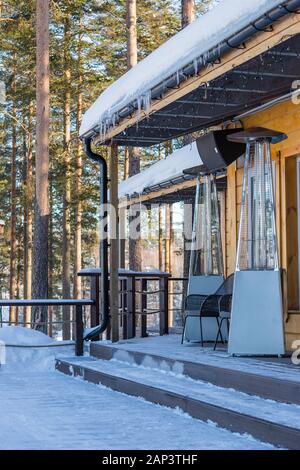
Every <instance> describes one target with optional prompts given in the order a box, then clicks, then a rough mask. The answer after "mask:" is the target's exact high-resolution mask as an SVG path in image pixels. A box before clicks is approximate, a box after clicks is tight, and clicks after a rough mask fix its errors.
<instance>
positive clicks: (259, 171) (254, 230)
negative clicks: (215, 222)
mask: <svg viewBox="0 0 300 470" xmlns="http://www.w3.org/2000/svg"><path fill="white" fill-rule="evenodd" d="M248 269H249V270H251V269H258V270H263V269H273V270H278V244H277V232H276V221H275V204H274V184H273V172H272V165H271V154H270V142H269V141H266V140H261V141H258V142H255V143H253V144H251V143H248V145H247V152H246V157H245V166H244V181H243V192H242V203H241V217H240V227H239V238H238V250H237V264H236V270H237V271H241V270H248Z"/></svg>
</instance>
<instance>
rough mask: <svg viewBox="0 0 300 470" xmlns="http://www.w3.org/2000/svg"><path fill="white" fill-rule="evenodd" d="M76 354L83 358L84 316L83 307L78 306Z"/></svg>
mask: <svg viewBox="0 0 300 470" xmlns="http://www.w3.org/2000/svg"><path fill="white" fill-rule="evenodd" d="M75 354H76V356H83V315H82V305H76V340H75Z"/></svg>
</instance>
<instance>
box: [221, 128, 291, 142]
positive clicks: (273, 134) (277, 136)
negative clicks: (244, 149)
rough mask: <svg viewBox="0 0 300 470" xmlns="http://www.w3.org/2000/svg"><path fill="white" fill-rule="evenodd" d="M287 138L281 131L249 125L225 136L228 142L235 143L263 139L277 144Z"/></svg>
mask: <svg viewBox="0 0 300 470" xmlns="http://www.w3.org/2000/svg"><path fill="white" fill-rule="evenodd" d="M287 138H288V137H287V135H286V134H284V133H283V132H278V131H273V130H272V129H266V128H265V127H251V128H250V129H246V130H244V131H241V132H238V133H236V134H232V135H229V136H228V137H227V139H228V140H229V142H234V143H236V144H241V143H244V144H247V143H254V142H259V141H264V140H266V141H268V142H270V143H271V144H278V143H279V142H282V141H283V140H286V139H287Z"/></svg>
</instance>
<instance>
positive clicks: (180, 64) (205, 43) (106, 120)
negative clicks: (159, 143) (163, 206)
mask: <svg viewBox="0 0 300 470" xmlns="http://www.w3.org/2000/svg"><path fill="white" fill-rule="evenodd" d="M281 3H282V0H243V1H241V0H223V1H222V2H221V3H220V4H219V5H217V6H216V7H215V8H214V9H213V10H211V11H209V12H208V13H206V14H205V15H203V16H201V17H200V18H199V19H198V20H196V21H195V22H194V23H192V24H191V25H190V26H188V27H187V28H185V29H183V30H182V31H180V32H179V33H177V34H176V35H175V36H173V37H172V38H171V39H169V40H168V41H167V42H166V43H164V44H163V45H162V46H160V47H159V48H158V49H156V50H155V51H154V52H152V53H151V54H150V55H149V56H148V57H146V59H144V60H143V61H141V62H139V63H138V64H137V65H136V66H135V67H133V68H132V69H131V70H129V71H128V72H127V73H126V74H125V75H123V76H122V77H121V78H119V79H118V80H117V81H116V82H115V83H113V84H112V85H111V86H110V87H109V88H107V90H106V91H104V93H102V94H101V96H100V97H99V98H98V99H97V100H96V102H95V103H94V104H93V105H92V106H91V108H90V109H89V110H88V111H87V112H86V113H85V115H84V117H83V121H82V125H81V129H80V135H81V136H84V135H86V134H88V133H89V132H90V131H92V130H93V129H94V128H95V127H97V126H99V128H100V134H102V133H103V134H105V131H106V129H107V127H108V126H110V125H113V123H114V121H115V118H116V114H117V113H118V111H120V110H121V109H123V108H125V107H126V106H127V105H128V104H129V103H130V102H132V101H133V100H136V101H137V102H138V103H139V108H141V107H144V108H145V109H146V108H147V107H149V104H150V103H149V99H150V96H149V92H150V91H151V89H153V88H154V87H155V86H157V85H159V84H160V83H162V82H163V81H164V80H166V79H167V78H169V77H171V76H173V75H174V76H175V75H176V74H177V73H178V71H180V70H182V69H183V68H184V67H186V66H187V65H188V64H190V63H192V62H193V61H196V59H199V58H201V57H203V59H205V55H206V54H207V53H208V52H209V51H210V50H212V49H214V48H216V47H218V46H219V44H221V43H222V42H223V41H225V40H227V39H229V38H230V37H231V36H233V35H234V34H236V33H237V32H239V31H240V30H242V29H244V28H246V27H247V26H248V25H250V24H251V23H252V22H255V21H256V20H257V19H258V18H260V17H261V16H263V15H264V14H266V13H268V12H269V11H271V10H272V9H274V8H276V7H277V6H278V5H280V4H281ZM204 63H205V60H204Z"/></svg>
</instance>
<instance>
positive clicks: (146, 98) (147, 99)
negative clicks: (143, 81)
mask: <svg viewBox="0 0 300 470" xmlns="http://www.w3.org/2000/svg"><path fill="white" fill-rule="evenodd" d="M142 100H143V109H144V111H145V114H146V116H149V113H150V109H151V91H147V93H146V94H145V95H143V98H142Z"/></svg>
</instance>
